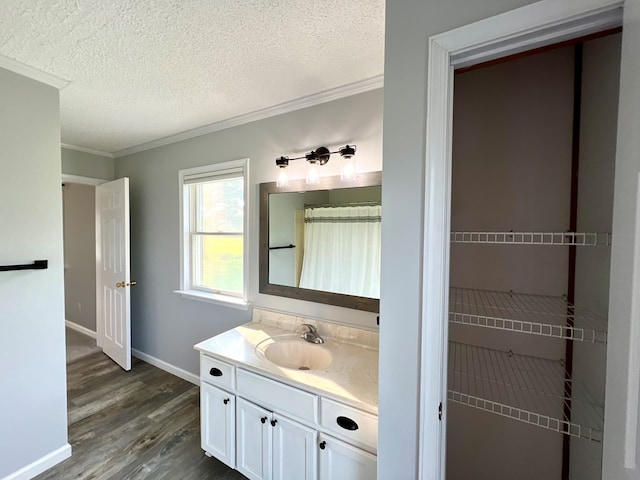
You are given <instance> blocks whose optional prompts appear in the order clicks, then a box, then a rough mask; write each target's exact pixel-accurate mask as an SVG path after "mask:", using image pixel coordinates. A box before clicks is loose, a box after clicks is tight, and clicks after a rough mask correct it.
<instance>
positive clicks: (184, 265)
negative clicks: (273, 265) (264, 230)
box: [174, 158, 249, 310]
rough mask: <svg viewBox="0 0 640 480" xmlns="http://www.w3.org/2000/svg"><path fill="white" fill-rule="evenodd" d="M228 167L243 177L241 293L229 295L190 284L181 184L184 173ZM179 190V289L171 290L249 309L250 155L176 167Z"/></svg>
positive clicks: (227, 305) (188, 213)
mask: <svg viewBox="0 0 640 480" xmlns="http://www.w3.org/2000/svg"><path fill="white" fill-rule="evenodd" d="M230 168H242V170H243V179H244V205H245V206H244V225H243V228H244V234H243V257H242V270H243V272H242V273H243V285H242V288H243V293H242V296H240V297H237V296H231V295H224V294H220V293H212V292H205V291H202V290H198V289H195V288H192V287H191V280H190V273H191V271H190V266H189V263H188V261H187V259H189V258H190V255H191V252H190V251H189V250H190V248H189V225H188V223H185V218H188V217H189V215H190V212H188V211H185V209H186V208H189V203H188V202H185V195H187V193H186V190H185V188H184V186H185V185H184V179H185V177H187V176H191V175H198V174H204V173H215V172H218V171H221V170H228V169H230ZM178 192H179V204H180V206H179V208H180V210H179V228H180V289H179V290H174V293H177V294H179V295H181V296H182V297H183V298H188V299H191V300H198V301H202V302H208V303H214V304H218V305H224V306H226V307H231V308H237V309H240V310H248V309H249V302H248V300H247V297H248V290H249V159H248V158H243V159H240V160H231V161H228V162H222V163H215V164H212V165H204V166H201V167H194V168H186V169H183V170H179V171H178Z"/></svg>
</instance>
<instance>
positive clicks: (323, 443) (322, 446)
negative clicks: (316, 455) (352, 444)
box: [318, 441, 327, 450]
mask: <svg viewBox="0 0 640 480" xmlns="http://www.w3.org/2000/svg"><path fill="white" fill-rule="evenodd" d="M318 446H319V447H320V450H324V449H325V448H327V442H324V441H323V442H320V445H318Z"/></svg>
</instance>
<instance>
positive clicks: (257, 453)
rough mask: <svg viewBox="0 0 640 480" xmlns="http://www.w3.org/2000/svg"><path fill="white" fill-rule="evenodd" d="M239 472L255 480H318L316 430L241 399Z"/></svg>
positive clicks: (238, 413) (238, 436)
mask: <svg viewBox="0 0 640 480" xmlns="http://www.w3.org/2000/svg"><path fill="white" fill-rule="evenodd" d="M236 429H237V450H236V451H237V470H238V471H239V472H240V473H242V474H243V475H245V476H246V477H247V478H249V479H251V480H265V479H274V480H285V479H290V480H315V479H316V478H317V466H316V465H317V456H316V437H317V433H316V431H315V430H313V429H311V428H309V427H306V426H304V425H302V424H300V423H298V422H295V421H293V420H289V419H288V418H286V417H284V416H282V415H278V414H275V413H273V412H271V411H269V410H266V409H264V408H262V407H259V406H258V405H254V404H253V403H251V402H249V401H247V400H244V399H242V398H239V399H238V405H237V415H236Z"/></svg>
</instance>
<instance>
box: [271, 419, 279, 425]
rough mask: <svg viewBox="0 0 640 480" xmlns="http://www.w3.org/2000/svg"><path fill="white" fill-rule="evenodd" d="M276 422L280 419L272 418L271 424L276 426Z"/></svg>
mask: <svg viewBox="0 0 640 480" xmlns="http://www.w3.org/2000/svg"><path fill="white" fill-rule="evenodd" d="M276 423H278V420H276V419H273V420H271V426H272V427H275V426H276Z"/></svg>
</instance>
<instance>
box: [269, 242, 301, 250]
mask: <svg viewBox="0 0 640 480" xmlns="http://www.w3.org/2000/svg"><path fill="white" fill-rule="evenodd" d="M283 248H296V246H295V245H293V244H291V243H290V244H289V245H283V246H281V247H269V250H282V249H283Z"/></svg>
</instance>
